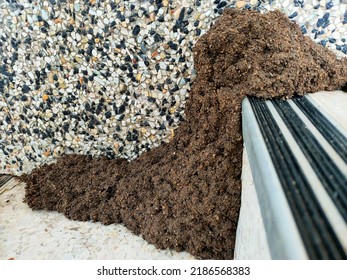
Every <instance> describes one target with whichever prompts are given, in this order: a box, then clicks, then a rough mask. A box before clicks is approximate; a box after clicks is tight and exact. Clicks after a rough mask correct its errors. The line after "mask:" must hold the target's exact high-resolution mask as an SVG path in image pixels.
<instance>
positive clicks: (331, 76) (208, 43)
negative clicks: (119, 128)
mask: <svg viewBox="0 0 347 280" xmlns="http://www.w3.org/2000/svg"><path fill="white" fill-rule="evenodd" d="M194 63H195V67H196V69H197V72H198V77H197V79H196V81H195V83H194V84H193V87H192V91H191V96H190V101H189V103H188V105H187V107H186V115H187V121H186V122H184V123H183V124H181V126H180V127H179V128H178V129H177V132H176V136H175V138H174V139H173V140H172V141H171V142H170V143H169V144H164V145H162V146H160V147H158V148H155V149H153V150H151V151H150V152H148V153H145V154H143V155H141V156H140V157H139V158H138V159H136V160H134V161H132V162H126V161H124V160H117V161H114V160H107V159H106V158H90V157H87V156H80V155H67V156H63V157H62V158H60V159H59V160H58V162H57V163H56V164H52V165H48V166H43V167H42V168H39V169H36V170H35V171H33V172H32V173H31V174H30V175H25V176H23V177H22V179H23V180H24V181H25V182H26V183H27V187H26V201H27V203H28V204H29V206H30V207H32V208H33V209H46V210H55V211H59V212H62V213H64V215H65V216H66V217H68V218H71V219H74V220H82V221H88V220H93V221H100V222H102V223H104V224H110V223H123V224H124V225H125V226H126V227H127V228H129V229H130V230H131V231H132V232H134V233H135V234H142V236H143V238H144V239H146V240H147V241H148V242H150V243H153V244H155V245H156V246H157V247H158V248H173V249H176V250H187V251H188V252H190V253H191V254H193V255H195V256H196V257H198V258H212V259H230V258H232V257H233V252H234V251H233V250H234V249H233V248H234V242H235V232H236V225H237V220H238V215H239V208H240V191H241V182H240V175H241V168H242V166H241V157H242V134H241V100H242V98H244V97H245V96H247V95H253V96H258V97H263V98H272V97H291V96H293V95H294V94H298V95H302V94H304V93H307V92H315V91H320V90H335V89H338V88H340V87H342V86H343V85H344V84H345V83H346V82H347V61H346V60H337V59H336V58H335V56H334V54H333V53H331V52H330V51H328V50H327V49H325V48H323V47H322V46H320V45H317V44H315V43H314V42H312V41H311V40H310V39H309V38H307V37H304V36H303V35H302V34H301V31H300V29H299V27H298V26H297V25H295V24H293V23H291V22H290V21H289V20H288V19H287V17H286V16H284V15H283V14H281V13H280V12H278V11H276V12H271V13H268V14H266V15H261V14H259V13H257V12H254V11H238V10H226V11H225V12H224V15H223V16H221V17H220V19H219V20H218V21H217V23H216V24H215V25H214V26H213V27H212V28H211V30H210V31H209V32H208V33H207V34H206V35H204V36H202V37H201V38H200V39H199V41H198V43H197V44H196V46H195V51H194Z"/></svg>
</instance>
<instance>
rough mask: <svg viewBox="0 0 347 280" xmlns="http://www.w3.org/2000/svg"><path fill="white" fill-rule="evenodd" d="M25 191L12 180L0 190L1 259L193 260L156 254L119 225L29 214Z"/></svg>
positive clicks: (166, 252) (161, 252)
mask: <svg viewBox="0 0 347 280" xmlns="http://www.w3.org/2000/svg"><path fill="white" fill-rule="evenodd" d="M24 187H25V186H24V184H23V183H19V184H18V182H17V181H15V180H11V181H10V182H8V183H7V184H6V185H4V186H3V187H1V189H0V259H9V258H14V259H65V260H66V259H83V260H84V259H162V260H163V259H164V260H165V259H194V258H193V257H192V256H191V255H190V254H188V253H186V252H181V253H177V252H175V251H170V250H158V249H156V248H155V247H154V246H153V245H150V244H148V243H147V242H146V241H144V240H143V239H142V238H141V237H139V236H136V235H133V234H132V233H131V232H129V231H128V230H127V229H126V228H125V227H124V226H122V225H109V226H104V225H102V224H101V223H91V222H76V221H71V220H68V219H67V218H65V217H64V216H63V215H62V214H59V213H55V212H47V211H32V210H31V209H30V208H29V207H28V205H27V204H25V203H23V197H24Z"/></svg>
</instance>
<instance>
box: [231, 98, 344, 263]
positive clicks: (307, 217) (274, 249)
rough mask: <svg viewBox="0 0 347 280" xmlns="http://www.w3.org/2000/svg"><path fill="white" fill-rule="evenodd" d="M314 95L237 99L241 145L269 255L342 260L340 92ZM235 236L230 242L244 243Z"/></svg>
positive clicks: (342, 191)
mask: <svg viewBox="0 0 347 280" xmlns="http://www.w3.org/2000/svg"><path fill="white" fill-rule="evenodd" d="M318 95H320V96H321V97H319V96H318V97H317V96H316V94H313V95H307V96H305V97H295V98H293V99H291V100H271V101H269V100H267V101H264V100H260V99H256V98H247V99H245V100H244V101H243V104H242V110H243V114H242V117H243V120H242V122H243V135H244V143H245V149H246V150H247V155H248V161H249V165H250V170H251V173H252V174H251V176H252V178H253V182H254V188H255V192H256V197H257V203H258V204H259V209H260V212H261V217H262V223H263V227H264V230H265V233H266V242H267V244H266V246H268V249H269V252H270V256H271V258H272V259H346V258H347V130H346V119H347V118H346V117H347V111H345V110H343V109H342V110H340V108H343V107H344V108H346V106H347V98H346V95H347V94H346V93H343V92H341V91H337V92H332V93H326V92H322V93H319V94H318ZM317 100H318V102H317ZM324 100H325V101H324ZM334 102H335V103H336V104H335V106H333V105H331V104H332V103H334ZM327 103H330V105H326V104H327ZM322 105H323V106H324V107H325V108H329V109H328V111H326V110H324V108H322V107H323V106H322ZM336 105H337V106H336ZM243 199H244V198H243ZM248 208H249V209H242V206H241V213H242V211H246V212H247V211H249V212H252V211H253V210H252V209H251V207H249V206H248ZM240 217H245V219H247V215H245V216H243V215H240ZM243 222H244V221H242V220H241V218H240V221H239V224H242V223H243ZM238 238H239V240H238V241H239V242H238V243H237V246H241V247H242V246H244V247H245V248H246V247H247V244H240V238H241V237H238ZM236 251H238V252H240V248H238V249H237V250H236ZM241 252H242V250H241ZM240 255H242V253H241V254H240ZM250 257H251V256H250Z"/></svg>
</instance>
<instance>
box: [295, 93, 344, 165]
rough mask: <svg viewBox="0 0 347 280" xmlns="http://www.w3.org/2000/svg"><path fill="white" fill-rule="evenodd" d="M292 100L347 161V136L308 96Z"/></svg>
mask: <svg viewBox="0 0 347 280" xmlns="http://www.w3.org/2000/svg"><path fill="white" fill-rule="evenodd" d="M292 100H293V101H294V102H295V104H296V105H297V106H298V107H299V108H300V110H301V111H302V112H303V113H304V114H305V115H306V117H307V118H308V119H309V120H310V121H311V122H312V123H313V124H314V126H315V127H316V128H317V129H318V131H319V132H320V133H321V134H322V135H323V137H324V138H325V139H326V140H327V141H328V142H329V144H330V145H331V146H332V147H333V148H334V150H335V151H336V153H338V154H339V156H340V157H341V158H342V159H343V160H344V161H345V162H346V163H347V138H346V137H345V136H344V135H343V134H342V133H341V132H340V131H339V130H338V129H336V127H334V126H333V125H332V123H331V122H330V121H329V120H328V119H327V118H326V117H325V116H324V115H323V114H322V113H321V112H319V111H318V109H317V108H316V107H315V106H314V105H313V104H312V103H311V102H310V101H308V100H307V98H306V97H302V96H300V97H295V98H293V99H292Z"/></svg>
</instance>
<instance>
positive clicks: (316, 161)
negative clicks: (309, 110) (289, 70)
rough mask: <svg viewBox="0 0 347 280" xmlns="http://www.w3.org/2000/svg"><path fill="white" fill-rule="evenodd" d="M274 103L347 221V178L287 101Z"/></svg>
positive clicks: (275, 101)
mask: <svg viewBox="0 0 347 280" xmlns="http://www.w3.org/2000/svg"><path fill="white" fill-rule="evenodd" d="M272 104H273V105H274V106H275V108H276V110H277V111H278V113H279V115H280V116H281V118H282V119H283V122H284V123H285V124H286V126H287V127H288V129H289V131H290V133H291V134H292V135H293V137H294V139H295V141H296V142H297V144H298V145H299V147H300V149H301V150H302V152H303V153H304V154H305V156H306V159H307V160H308V161H309V163H310V165H311V166H312V168H313V170H314V171H315V173H316V174H317V176H318V178H319V180H320V181H321V183H322V185H323V186H324V188H325V190H326V191H327V193H328V194H329V196H330V198H331V199H332V201H333V202H334V204H335V206H336V208H337V209H338V210H339V212H340V213H341V215H342V217H343V218H344V220H345V221H346V222H347V178H346V177H345V176H344V175H343V174H342V172H341V171H340V170H339V168H338V167H337V166H336V164H335V163H334V161H333V160H332V159H331V157H330V156H329V155H328V153H327V152H326V151H325V150H324V149H323V147H322V146H321V145H320V144H319V142H318V140H317V139H316V138H315V137H314V135H313V134H312V132H311V131H310V130H309V129H308V128H307V127H306V125H305V123H304V122H303V121H302V120H301V119H300V117H299V116H298V115H297V114H296V113H295V111H294V110H293V108H292V107H291V106H290V105H289V104H288V103H287V102H286V101H283V100H274V101H272Z"/></svg>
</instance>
